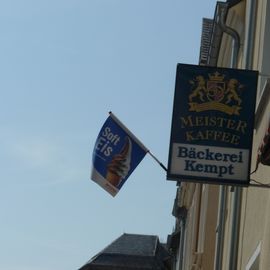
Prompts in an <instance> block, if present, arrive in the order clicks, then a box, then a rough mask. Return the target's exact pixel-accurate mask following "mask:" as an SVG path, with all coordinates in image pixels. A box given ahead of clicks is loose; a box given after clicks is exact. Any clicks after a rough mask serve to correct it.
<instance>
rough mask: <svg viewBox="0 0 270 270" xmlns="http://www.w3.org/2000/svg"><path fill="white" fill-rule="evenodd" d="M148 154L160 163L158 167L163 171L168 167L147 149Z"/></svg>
mask: <svg viewBox="0 0 270 270" xmlns="http://www.w3.org/2000/svg"><path fill="white" fill-rule="evenodd" d="M148 154H149V155H150V156H151V157H152V158H153V159H154V160H155V161H156V162H157V163H158V164H159V165H160V167H161V168H162V169H163V170H164V171H166V172H167V171H168V169H167V168H166V167H165V166H164V165H163V164H162V163H161V162H160V161H159V160H158V159H157V158H156V157H155V156H154V155H153V154H152V153H151V152H150V150H148Z"/></svg>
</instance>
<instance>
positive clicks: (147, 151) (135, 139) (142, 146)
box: [109, 111, 168, 172]
mask: <svg viewBox="0 0 270 270" xmlns="http://www.w3.org/2000/svg"><path fill="white" fill-rule="evenodd" d="M109 115H110V116H111V117H112V118H113V119H114V121H115V122H116V123H117V124H118V125H119V126H120V127H121V128H122V129H124V130H125V131H126V133H127V134H129V135H130V136H131V137H132V139H133V140H134V141H136V142H137V143H138V144H139V145H140V147H141V148H142V149H144V151H145V152H146V153H148V154H149V155H150V156H151V157H152V158H153V159H154V160H155V161H156V162H157V163H158V164H159V165H160V166H161V168H162V169H163V170H165V171H166V172H167V171H168V170H167V168H166V167H165V166H164V165H163V164H162V163H161V162H160V161H159V160H158V159H157V158H156V157H155V156H154V155H153V154H152V153H151V152H150V150H149V149H148V148H147V147H145V146H144V144H143V143H142V142H141V141H140V140H139V139H138V138H137V137H136V136H135V135H134V134H133V133H132V132H131V131H130V130H129V129H128V128H127V127H126V126H125V125H124V124H123V123H122V122H121V121H120V120H119V119H118V118H117V117H116V116H115V115H114V114H113V113H112V112H111V111H110V112H109Z"/></svg>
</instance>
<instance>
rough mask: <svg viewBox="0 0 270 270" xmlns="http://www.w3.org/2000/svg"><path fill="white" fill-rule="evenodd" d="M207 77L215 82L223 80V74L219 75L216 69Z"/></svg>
mask: <svg viewBox="0 0 270 270" xmlns="http://www.w3.org/2000/svg"><path fill="white" fill-rule="evenodd" d="M208 77H209V79H210V80H211V81H216V82H223V81H224V75H221V74H220V73H218V72H217V71H216V72H215V73H213V74H212V75H211V74H208Z"/></svg>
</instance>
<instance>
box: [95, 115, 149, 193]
mask: <svg viewBox="0 0 270 270" xmlns="http://www.w3.org/2000/svg"><path fill="white" fill-rule="evenodd" d="M147 152H148V149H147V148H146V147H145V146H144V145H143V144H142V143H141V142H140V141H139V140H138V139H137V138H136V137H135V136H134V135H133V133H131V132H130V131H129V130H128V129H127V128H126V127H125V126H124V124H123V123H122V122H121V121H120V120H119V119H118V118H117V117H116V116H115V115H114V114H113V113H110V115H109V117H108V118H107V120H106V121H105V123H104V125H103V127H102V128H101V130H100V132H99V135H98V138H97V140H96V143H95V147H94V151H93V157H92V173H91V179H92V180H93V181H95V182H96V183H97V184H99V185H100V186H101V187H102V188H103V189H105V190H106V191H107V192H109V193H110V194H111V195H112V196H115V195H116V194H117V193H118V191H119V190H120V189H121V187H122V186H123V184H124V183H125V182H126V180H127V179H128V177H129V176H130V175H131V173H132V172H133V171H134V169H135V168H136V167H137V165H138V164H139V163H140V162H141V160H142V159H143V158H144V156H145V154H146V153H147Z"/></svg>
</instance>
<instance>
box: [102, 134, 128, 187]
mask: <svg viewBox="0 0 270 270" xmlns="http://www.w3.org/2000/svg"><path fill="white" fill-rule="evenodd" d="M131 152H132V142H131V140H130V138H129V137H126V141H125V144H124V146H123V148H122V149H121V151H120V153H119V154H116V155H115V156H114V157H113V158H112V160H111V162H110V163H109V164H108V166H107V175H106V179H107V180H108V181H109V182H110V183H111V184H112V185H113V186H115V187H116V186H118V185H119V184H120V182H121V181H122V180H123V179H124V178H125V177H126V176H127V175H128V173H129V170H130V162H131Z"/></svg>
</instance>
